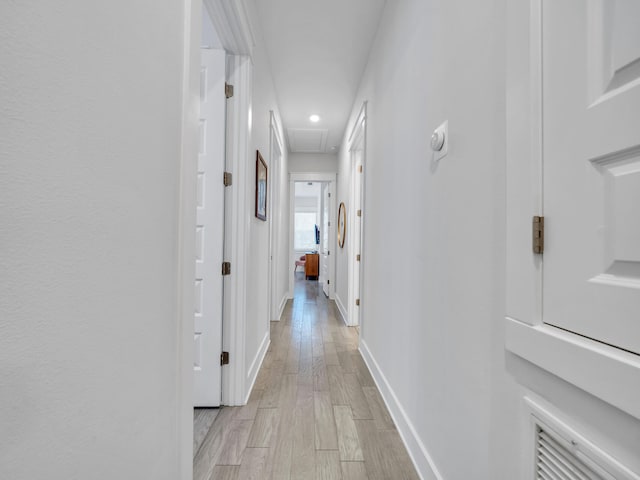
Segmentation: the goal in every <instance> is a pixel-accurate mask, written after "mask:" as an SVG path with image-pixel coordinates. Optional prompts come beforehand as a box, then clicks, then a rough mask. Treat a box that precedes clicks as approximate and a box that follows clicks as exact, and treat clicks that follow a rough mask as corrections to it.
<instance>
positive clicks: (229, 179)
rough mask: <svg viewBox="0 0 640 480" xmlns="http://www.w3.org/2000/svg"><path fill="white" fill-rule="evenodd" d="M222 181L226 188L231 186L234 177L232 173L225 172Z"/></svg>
mask: <svg viewBox="0 0 640 480" xmlns="http://www.w3.org/2000/svg"><path fill="white" fill-rule="evenodd" d="M222 181H223V182H224V186H225V187H229V186H231V183H232V182H233V175H231V172H224V177H223V180H222Z"/></svg>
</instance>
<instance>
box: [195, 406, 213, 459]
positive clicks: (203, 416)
mask: <svg viewBox="0 0 640 480" xmlns="http://www.w3.org/2000/svg"><path fill="white" fill-rule="evenodd" d="M218 412H219V409H218V408H195V409H194V410H193V456H194V457H195V456H196V454H197V453H198V450H200V446H201V445H202V442H204V438H205V437H206V436H207V433H208V432H209V429H210V428H211V425H213V421H214V420H215V419H216V416H217V415H218Z"/></svg>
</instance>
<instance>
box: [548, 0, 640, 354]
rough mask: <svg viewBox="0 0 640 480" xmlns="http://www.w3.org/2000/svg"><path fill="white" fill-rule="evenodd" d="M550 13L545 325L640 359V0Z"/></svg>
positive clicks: (563, 7) (560, 7) (579, 4)
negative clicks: (593, 340) (638, 355)
mask: <svg viewBox="0 0 640 480" xmlns="http://www.w3.org/2000/svg"><path fill="white" fill-rule="evenodd" d="M542 7H543V8H542V11H543V28H542V37H543V59H544V60H543V106H542V111H543V164H544V174H543V178H544V180H543V182H544V185H543V191H544V202H543V203H544V216H545V230H546V232H545V237H546V238H545V252H544V272H543V319H544V322H545V323H548V324H551V325H554V326H557V327H560V328H562V329H565V330H568V331H571V332H574V333H577V334H579V335H582V336H585V337H588V338H591V339H595V340H598V341H601V342H603V343H606V344H609V345H612V346H616V347H619V348H622V349H625V350H628V351H631V352H635V353H637V354H640V2H638V1H637V0H589V1H584V0H563V1H560V2H559V1H555V0H554V1H551V0H549V1H543V4H542Z"/></svg>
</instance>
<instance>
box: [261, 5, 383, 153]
mask: <svg viewBox="0 0 640 480" xmlns="http://www.w3.org/2000/svg"><path fill="white" fill-rule="evenodd" d="M255 2H256V5H257V8H258V13H259V19H260V23H261V26H262V30H263V33H264V38H265V43H266V47H267V53H268V55H269V59H270V61H271V68H272V70H273V80H274V82H275V88H276V92H277V95H278V103H279V107H280V113H281V115H282V121H283V123H284V129H285V131H286V132H287V139H288V142H289V149H290V150H291V151H292V152H321V153H335V150H334V149H332V147H334V146H339V145H340V143H341V141H342V137H343V135H344V129H345V127H346V123H347V120H348V116H349V114H350V113H351V108H352V106H353V102H354V99H355V95H356V91H357V88H358V85H359V83H360V79H361V77H362V73H363V70H364V67H365V65H366V63H367V58H368V55H369V50H370V48H371V43H372V41H373V38H374V35H375V32H376V30H377V28H378V21H379V19H380V15H381V14H382V9H383V7H384V3H385V0H255ZM312 114H317V115H319V116H320V121H319V122H318V123H311V121H310V120H309V116H310V115H312ZM315 130H317V131H315Z"/></svg>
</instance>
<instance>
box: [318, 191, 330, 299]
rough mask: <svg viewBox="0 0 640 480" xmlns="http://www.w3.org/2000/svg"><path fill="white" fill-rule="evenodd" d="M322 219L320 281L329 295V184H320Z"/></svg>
mask: <svg viewBox="0 0 640 480" xmlns="http://www.w3.org/2000/svg"><path fill="white" fill-rule="evenodd" d="M321 195H322V220H321V222H320V225H321V227H320V229H321V232H320V283H321V284H322V291H323V292H324V294H325V295H326V296H327V297H328V296H329V255H330V253H331V252H330V250H329V238H330V237H329V212H330V210H329V202H330V200H331V198H330V194H329V184H328V183H323V184H322V193H321Z"/></svg>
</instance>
